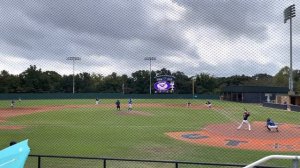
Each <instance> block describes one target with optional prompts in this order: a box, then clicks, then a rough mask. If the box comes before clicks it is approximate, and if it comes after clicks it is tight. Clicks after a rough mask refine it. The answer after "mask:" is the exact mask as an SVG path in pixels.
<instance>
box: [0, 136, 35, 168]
mask: <svg viewBox="0 0 300 168" xmlns="http://www.w3.org/2000/svg"><path fill="white" fill-rule="evenodd" d="M29 152H30V148H29V146H28V139H27V140H24V141H22V142H19V143H17V144H14V145H12V146H10V147H7V148H5V149H3V150H1V151H0V168H23V167H24V165H25V162H26V160H27V158H28V155H29Z"/></svg>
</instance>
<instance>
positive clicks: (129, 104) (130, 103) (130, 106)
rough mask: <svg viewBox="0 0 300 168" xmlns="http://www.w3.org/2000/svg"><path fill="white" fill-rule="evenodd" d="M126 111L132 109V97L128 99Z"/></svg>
mask: <svg viewBox="0 0 300 168" xmlns="http://www.w3.org/2000/svg"><path fill="white" fill-rule="evenodd" d="M128 111H132V99H131V98H129V100H128Z"/></svg>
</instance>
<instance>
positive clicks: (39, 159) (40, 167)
mask: <svg viewBox="0 0 300 168" xmlns="http://www.w3.org/2000/svg"><path fill="white" fill-rule="evenodd" d="M38 168H42V166H41V156H38Z"/></svg>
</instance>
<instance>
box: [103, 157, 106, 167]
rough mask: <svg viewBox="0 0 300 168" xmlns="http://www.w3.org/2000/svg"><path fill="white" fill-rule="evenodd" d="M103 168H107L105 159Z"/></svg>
mask: <svg viewBox="0 0 300 168" xmlns="http://www.w3.org/2000/svg"><path fill="white" fill-rule="evenodd" d="M103 168H106V159H103Z"/></svg>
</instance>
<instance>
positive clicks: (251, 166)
mask: <svg viewBox="0 0 300 168" xmlns="http://www.w3.org/2000/svg"><path fill="white" fill-rule="evenodd" d="M271 159H288V160H292V162H293V168H298V166H299V159H300V156H291V155H270V156H267V157H264V158H262V159H259V160H258V161H256V162H253V163H251V164H249V165H248V166H245V167H244V168H254V167H257V166H258V165H259V164H262V163H264V162H267V161H269V160H271Z"/></svg>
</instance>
